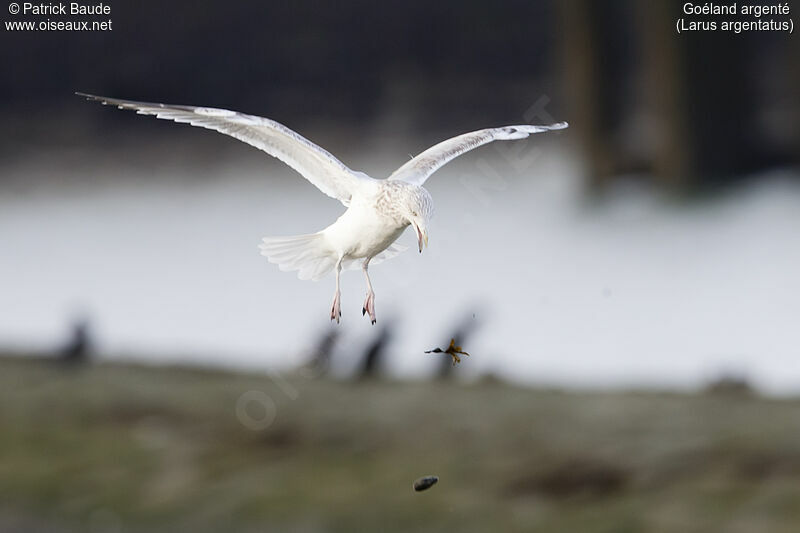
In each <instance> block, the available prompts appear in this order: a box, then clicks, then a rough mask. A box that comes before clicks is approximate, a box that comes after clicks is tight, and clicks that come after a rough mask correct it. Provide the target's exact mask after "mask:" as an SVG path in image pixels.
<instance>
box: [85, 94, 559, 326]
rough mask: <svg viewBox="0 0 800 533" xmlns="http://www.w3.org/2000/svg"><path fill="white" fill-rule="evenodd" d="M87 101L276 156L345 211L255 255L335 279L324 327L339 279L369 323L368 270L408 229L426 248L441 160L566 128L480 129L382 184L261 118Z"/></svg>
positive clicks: (393, 250)
mask: <svg viewBox="0 0 800 533" xmlns="http://www.w3.org/2000/svg"><path fill="white" fill-rule="evenodd" d="M77 94H79V95H81V96H85V97H86V98H88V99H90V100H95V101H98V102H101V103H102V104H105V105H113V106H116V107H118V108H120V109H131V110H135V111H136V112H137V113H139V114H143V115H155V116H156V117H158V118H162V119H168V120H173V121H175V122H182V123H188V124H191V125H193V126H198V127H202V128H206V129H211V130H215V131H218V132H220V133H224V134H226V135H230V136H232V137H235V138H237V139H239V140H241V141H243V142H246V143H247V144H250V145H252V146H254V147H256V148H259V149H260V150H263V151H264V152H266V153H268V154H269V155H271V156H274V157H277V158H278V159H280V160H281V161H283V162H284V163H286V164H287V165H289V166H290V167H292V168H293V169H294V170H296V171H297V172H299V173H300V174H301V175H302V176H303V177H304V178H306V179H307V180H308V181H310V182H311V183H313V184H314V185H315V186H316V187H317V188H318V189H319V190H320V191H322V192H323V193H325V194H327V195H328V196H330V197H332V198H335V199H337V200H339V201H340V202H341V203H342V204H343V205H344V206H345V207H347V210H346V211H345V212H344V213H343V214H342V216H340V217H339V218H338V219H337V220H336V221H335V222H334V223H333V224H331V225H330V226H328V227H327V228H325V229H323V230H321V231H319V232H317V233H312V234H308V235H296V236H291V237H265V238H264V239H263V242H262V243H261V245H260V246H259V248H260V249H261V254H262V255H264V256H266V257H267V259H268V260H269V261H270V262H272V263H276V264H277V265H278V267H279V268H280V269H281V270H296V271H297V272H298V277H299V278H300V279H312V280H318V279H320V278H321V277H322V276H324V275H325V274H327V273H328V272H330V271H332V270H334V271H335V272H336V292H335V293H334V298H333V304H332V305H331V313H330V318H331V320H336V321H337V322H339V319H340V317H341V296H340V295H341V292H340V283H339V280H340V274H341V271H342V269H343V268H354V267H355V268H357V267H360V268H361V269H362V270H363V272H364V277H365V280H366V284H367V296H366V299H365V301H364V305H363V306H362V314H367V313H368V314H369V317H370V320H371V321H372V323H373V324H375V320H376V319H375V292H374V290H373V288H372V283H371V282H370V279H369V265H370V264H377V263H378V262H380V261H383V260H385V259H388V258H390V257H393V256H394V255H397V254H398V253H400V252H402V251H403V250H404V249H405V247H402V246H400V245H398V244H396V243H395V241H396V240H397V238H398V237H400V235H401V234H402V233H403V231H405V229H406V228H407V227H408V226H412V227H413V228H414V231H415V232H416V236H417V240H418V244H419V251H420V252H422V249H423V247H424V246H425V245H427V242H428V222H429V221H430V218H431V216H432V214H433V200H432V198H431V195H430V194H429V193H428V191H427V190H425V188H424V187H423V186H422V185H423V184H424V183H425V180H427V179H428V177H429V176H430V175H431V174H433V173H434V172H435V171H436V170H438V169H439V167H441V166H442V165H444V164H445V163H447V162H448V161H450V160H452V159H454V158H456V157H458V156H459V155H461V154H463V153H464V152H467V151H469V150H472V149H474V148H477V147H478V146H481V145H484V144H486V143H489V142H492V141H495V140H513V139H523V138H525V137H527V136H528V135H530V134H531V133H540V132H544V131H550V130H559V129H563V128H566V127H567V123H566V122H559V123H556V124H549V125H520V126H504V127H500V128H487V129H483V130H478V131H474V132H470V133H465V134H463V135H459V136H457V137H453V138H452V139H448V140H446V141H443V142H441V143H439V144H437V145H435V146H433V147H431V148H429V149H427V150H425V151H424V152H422V153H421V154H419V155H418V156H416V157H414V158H412V159H411V160H410V161H408V162H407V163H405V164H404V165H403V166H401V167H400V168H399V169H397V170H396V171H395V172H394V173H392V175H391V176H389V177H388V178H387V179H381V180H378V179H374V178H371V177H369V176H367V175H366V174H364V173H363V172H357V171H353V170H351V169H349V168H348V167H347V166H345V165H344V164H343V163H342V162H341V161H339V160H338V159H336V158H335V157H334V156H333V155H331V154H330V153H328V152H327V151H325V150H324V149H323V148H320V147H319V146H317V145H315V144H314V143H312V142H311V141H309V140H307V139H305V138H304V137H302V136H300V135H299V134H297V133H295V132H294V131H292V130H290V129H289V128H287V127H286V126H284V125H282V124H280V123H278V122H275V121H274V120H270V119H267V118H263V117H257V116H254V115H246V114H243V113H237V112H235V111H229V110H226V109H216V108H208V107H194V106H184V105H169V104H157V103H147V102H135V101H132V100H120V99H116V98H106V97H103V96H93V95H89V94H83V93H77Z"/></svg>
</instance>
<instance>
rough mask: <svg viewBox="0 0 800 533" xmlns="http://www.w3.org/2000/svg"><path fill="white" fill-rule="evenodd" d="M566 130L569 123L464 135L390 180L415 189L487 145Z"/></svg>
mask: <svg viewBox="0 0 800 533" xmlns="http://www.w3.org/2000/svg"><path fill="white" fill-rule="evenodd" d="M566 127H567V123H566V122H558V123H556V124H548V125H545V126H527V125H526V126H505V127H502V128H488V129H485V130H478V131H473V132H471V133H465V134H463V135H459V136H458V137H453V138H452V139H447V140H446V141H442V142H440V143H439V144H437V145H436V146H432V147H430V148H428V149H427V150H425V151H424V152H422V153H421V154H419V155H418V156H417V157H415V158H413V159H412V160H411V161H409V162H407V163H406V164H405V165H403V166H402V167H400V168H398V169H397V170H395V171H394V173H393V174H392V175H391V176H389V179H390V180H402V181H405V182H408V183H412V184H414V185H422V184H423V183H425V180H427V179H428V177H429V176H430V175H431V174H433V173H434V172H436V171H437V170H438V169H439V167H441V166H442V165H444V164H446V163H448V162H449V161H451V160H453V159H455V158H456V157H458V156H460V155H461V154H463V153H465V152H469V151H470V150H474V149H475V148H477V147H479V146H482V145H484V144H486V143H490V142H492V141H508V140H512V139H524V138H525V137H527V136H528V135H530V134H531V133H540V132H543V131H550V130H562V129H564V128H566Z"/></svg>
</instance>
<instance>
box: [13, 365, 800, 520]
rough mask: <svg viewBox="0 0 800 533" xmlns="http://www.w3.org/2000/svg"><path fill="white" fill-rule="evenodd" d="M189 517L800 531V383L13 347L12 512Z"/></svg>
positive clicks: (24, 515) (17, 515) (22, 515)
mask: <svg viewBox="0 0 800 533" xmlns="http://www.w3.org/2000/svg"><path fill="white" fill-rule="evenodd" d="M247 391H261V393H264V394H266V397H268V398H270V399H271V401H274V404H275V407H276V409H275V418H274V422H273V423H272V424H270V425H269V427H267V428H266V429H263V430H253V429H248V427H246V426H245V425H244V424H242V423H241V422H240V420H239V416H237V401H239V399H240V397H241V396H242V394H244V393H246V392H247ZM262 397H264V396H263V395H262ZM240 407H241V406H240ZM246 413H247V416H252V417H253V418H256V419H257V418H260V417H262V416H264V414H265V412H264V410H263V406H259V404H258V403H257V402H254V403H251V404H250V405H248V406H247V409H246ZM427 474H434V475H438V476H439V477H440V482H439V483H438V484H437V485H436V486H435V487H433V488H431V489H430V490H428V491H426V492H423V493H415V492H414V491H413V490H412V487H411V485H412V482H413V481H414V479H416V478H418V477H420V476H422V475H427ZM189 529H191V530H193V531H200V532H204V531H209V532H211V531H307V532H314V531H332V532H339V531H341V532H345V531H348V532H349V531H409V530H412V531H460V532H470V531H531V530H536V531H542V532H565V533H566V532H570V533H574V532H577V531H580V532H582V533H589V532H598V533H600V532H639V531H641V532H656V533H658V532H668V531H669V532H673V531H676V532H677V531H680V532H715V533H716V532H719V531H737V532H738V531H741V532H745V531H754V532H755V531H769V532H787V533H789V532H792V533H794V532H796V531H800V401H798V400H794V399H792V400H776V399H765V398H760V397H758V396H755V395H748V394H677V393H665V392H596V393H589V392H580V393H565V392H560V391H557V390H537V389H525V388H518V387H514V386H510V385H505V384H501V383H498V382H492V381H486V382H480V383H474V384H459V383H451V382H390V381H366V382H343V381H333V380H326V379H310V378H307V377H303V375H302V374H300V373H298V374H286V375H283V376H280V377H277V378H276V377H271V376H268V375H264V374H244V373H232V372H223V371H212V370H197V369H190V368H173V367H147V366H135V365H123V364H110V363H104V364H93V365H87V366H82V367H66V366H64V365H60V364H57V363H53V362H45V361H37V360H33V359H25V358H0V531H16V530H24V531H32V532H33V531H126V532H128V531H176V530H181V531H183V530H189Z"/></svg>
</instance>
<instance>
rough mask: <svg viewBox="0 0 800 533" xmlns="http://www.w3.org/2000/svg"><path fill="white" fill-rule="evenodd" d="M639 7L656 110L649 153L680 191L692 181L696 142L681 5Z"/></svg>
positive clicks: (663, 179) (650, 99)
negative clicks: (688, 107)
mask: <svg viewBox="0 0 800 533" xmlns="http://www.w3.org/2000/svg"><path fill="white" fill-rule="evenodd" d="M636 6H637V7H638V9H639V15H640V16H639V20H640V24H639V26H640V29H639V35H641V38H642V43H643V47H642V50H643V57H642V60H643V68H642V74H643V77H644V90H645V102H646V105H647V106H648V107H649V108H650V109H652V110H653V115H654V118H655V120H656V125H655V130H656V131H657V132H658V137H657V138H656V139H655V143H656V146H654V147H653V149H652V150H651V153H652V158H653V160H652V171H653V174H654V178H655V179H656V180H657V181H658V182H660V183H661V184H662V185H664V186H666V187H667V188H668V189H671V190H673V191H676V190H681V189H683V188H685V187H686V185H687V182H688V181H691V178H692V176H691V175H692V170H691V167H692V166H693V165H692V163H691V160H692V159H693V157H692V144H693V143H692V132H691V131H690V130H689V126H688V123H687V116H686V94H685V90H686V82H685V75H686V69H685V65H684V64H683V57H684V51H683V49H682V46H683V43H682V42H681V39H680V38H681V36H680V35H678V34H677V32H676V31H675V28H674V26H673V23H674V20H675V19H676V18H677V17H678V14H679V11H678V10H679V9H680V6H677V5H676V4H675V2H670V1H658V2H641V3H636Z"/></svg>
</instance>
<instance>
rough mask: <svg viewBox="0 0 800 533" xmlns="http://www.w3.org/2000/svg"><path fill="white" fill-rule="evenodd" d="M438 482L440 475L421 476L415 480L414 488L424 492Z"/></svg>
mask: <svg viewBox="0 0 800 533" xmlns="http://www.w3.org/2000/svg"><path fill="white" fill-rule="evenodd" d="M438 482H439V477H438V476H425V477H421V478H419V479H418V480H416V481H414V490H415V491H417V492H422V491H423V490H428V489H429V488H431V487H433V486H434V485H436V483H438Z"/></svg>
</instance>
